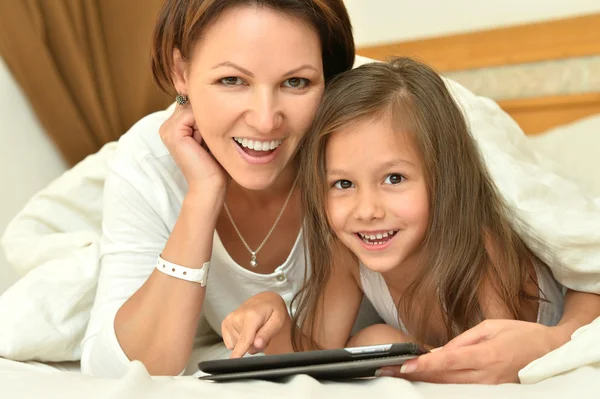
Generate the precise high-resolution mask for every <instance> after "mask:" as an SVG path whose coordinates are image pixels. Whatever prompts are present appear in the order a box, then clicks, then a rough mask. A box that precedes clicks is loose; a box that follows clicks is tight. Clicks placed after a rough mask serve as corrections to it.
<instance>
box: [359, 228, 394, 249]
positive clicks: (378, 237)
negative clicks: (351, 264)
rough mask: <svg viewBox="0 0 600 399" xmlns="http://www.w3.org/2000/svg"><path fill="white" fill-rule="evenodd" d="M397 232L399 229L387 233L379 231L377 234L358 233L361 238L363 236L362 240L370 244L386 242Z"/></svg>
mask: <svg viewBox="0 0 600 399" xmlns="http://www.w3.org/2000/svg"><path fill="white" fill-rule="evenodd" d="M396 233H397V231H394V230H390V231H388V232H385V233H377V234H364V233H358V235H359V236H360V238H362V240H363V241H364V242H365V243H367V244H369V245H378V244H385V243H386V242H388V241H389V240H391V239H392V236H393V235H394V234H396ZM388 237H389V238H388ZM382 240H383V241H382Z"/></svg>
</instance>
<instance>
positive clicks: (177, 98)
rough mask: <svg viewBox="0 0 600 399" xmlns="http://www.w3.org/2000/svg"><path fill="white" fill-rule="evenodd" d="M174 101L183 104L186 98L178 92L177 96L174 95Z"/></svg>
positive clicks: (186, 100)
mask: <svg viewBox="0 0 600 399" xmlns="http://www.w3.org/2000/svg"><path fill="white" fill-rule="evenodd" d="M175 101H176V102H177V104H179V105H185V104H187V102H188V98H187V96H182V95H181V94H178V95H177V96H175Z"/></svg>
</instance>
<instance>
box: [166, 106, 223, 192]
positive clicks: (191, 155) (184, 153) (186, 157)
mask: <svg viewBox="0 0 600 399" xmlns="http://www.w3.org/2000/svg"><path fill="white" fill-rule="evenodd" d="M159 133H160V138H161V139H162V141H163V143H164V144H165V146H166V147H167V149H168V150H169V152H170V153H171V155H172V156H173V159H174V160H175V163H176V164H177V166H178V167H179V169H180V170H181V172H182V173H183V175H184V177H185V179H186V181H187V183H188V187H189V189H190V191H191V190H192V189H194V188H195V187H197V186H200V187H202V189H203V191H202V192H204V193H205V192H206V188H207V187H208V188H209V189H210V190H217V191H218V190H223V189H224V188H225V187H226V183H227V179H226V173H225V171H224V170H223V168H222V167H221V165H219V163H218V162H217V161H216V160H215V158H214V157H213V156H212V155H211V154H210V152H209V151H207V147H206V144H204V145H203V140H202V136H201V134H200V131H199V130H198V126H197V125H196V120H195V119H194V114H193V113H192V107H190V106H189V105H177V106H176V108H175V112H173V115H171V116H170V117H169V119H167V120H166V121H165V122H164V123H163V124H162V126H161V127H160V129H159Z"/></svg>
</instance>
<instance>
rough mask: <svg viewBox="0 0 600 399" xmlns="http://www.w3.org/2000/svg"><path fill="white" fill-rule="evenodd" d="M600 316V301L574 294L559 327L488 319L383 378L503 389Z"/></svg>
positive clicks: (384, 372) (383, 372) (386, 370)
mask: <svg viewBox="0 0 600 399" xmlns="http://www.w3.org/2000/svg"><path fill="white" fill-rule="evenodd" d="M598 316H600V296H598V295H595V294H587V293H582V292H576V291H569V292H568V293H567V295H566V297H565V306H564V312H563V316H562V319H561V321H560V322H559V324H558V325H557V326H554V327H547V326H543V325H541V324H537V323H530V322H525V321H518V320H486V321H484V322H483V323H481V324H479V325H477V326H475V327H474V328H472V329H470V330H468V331H466V332H464V333H463V334H461V335H459V336H458V337H456V338H454V339H453V340H452V341H450V342H449V343H448V344H446V345H445V346H444V347H443V348H442V349H441V350H439V351H436V352H433V353H430V354H427V355H423V356H420V357H419V358H418V359H415V360H410V361H408V362H406V363H405V364H404V365H403V367H402V368H399V367H388V368H384V369H382V370H381V372H380V373H379V374H380V375H382V376H386V375H389V376H396V377H402V378H407V379H410V380H415V381H427V382H438V383H440V382H442V383H485V384H500V383H505V382H518V381H519V377H518V373H519V370H521V369H522V368H523V367H525V366H526V365H527V364H529V363H531V362H532V361H534V360H536V359H538V358H540V357H542V356H544V355H545V354H547V353H549V352H550V351H552V350H554V349H557V348H558V347H560V346H561V345H563V344H565V343H566V342H568V341H569V340H570V338H571V334H572V333H573V332H574V331H575V330H576V329H578V328H579V327H582V326H584V325H586V324H588V323H590V322H591V321H592V320H594V319H595V318H597V317H598Z"/></svg>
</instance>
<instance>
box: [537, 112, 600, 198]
mask: <svg viewBox="0 0 600 399" xmlns="http://www.w3.org/2000/svg"><path fill="white" fill-rule="evenodd" d="M530 140H531V143H532V145H533V147H534V148H535V149H536V150H537V151H538V152H540V153H541V154H543V155H545V156H547V157H548V158H550V159H552V160H553V161H554V162H555V167H558V168H559V169H560V172H561V174H563V175H564V176H566V177H568V178H570V179H572V180H574V181H577V182H580V183H581V185H582V186H583V187H585V188H587V189H589V190H590V192H591V193H592V194H593V195H595V196H597V197H600V173H598V171H599V170H600V114H596V115H593V116H590V117H587V118H583V119H580V120H578V121H575V122H573V123H570V124H567V125H562V126H559V127H555V128H553V129H550V130H548V131H546V132H544V133H542V134H539V135H535V136H530Z"/></svg>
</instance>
